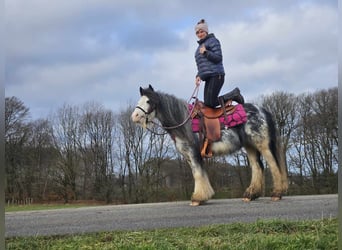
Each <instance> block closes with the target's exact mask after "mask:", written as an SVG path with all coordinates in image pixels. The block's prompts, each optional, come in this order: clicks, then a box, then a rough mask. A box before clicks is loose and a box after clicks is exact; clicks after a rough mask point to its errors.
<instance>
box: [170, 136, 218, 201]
mask: <svg viewBox="0 0 342 250" xmlns="http://www.w3.org/2000/svg"><path fill="white" fill-rule="evenodd" d="M175 142H176V147H177V149H178V150H179V152H180V153H181V154H182V155H183V156H184V157H185V159H186V161H187V162H188V163H189V165H190V167H191V170H192V175H193V177H194V182H195V187H194V192H193V194H192V197H191V204H190V205H191V206H198V205H200V204H201V203H202V202H205V201H207V200H209V199H210V198H211V197H212V196H213V195H214V193H215V192H214V190H213V188H212V187H211V184H210V181H209V178H208V175H207V172H206V171H205V170H204V169H203V168H202V164H201V160H200V159H198V156H197V157H196V154H195V152H194V151H195V150H194V148H192V147H191V146H190V144H189V143H188V142H186V141H184V140H182V139H179V138H177V137H176V139H175Z"/></svg>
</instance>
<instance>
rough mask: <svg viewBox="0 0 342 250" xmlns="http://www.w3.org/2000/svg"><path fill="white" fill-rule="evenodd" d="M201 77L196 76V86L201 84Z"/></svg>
mask: <svg viewBox="0 0 342 250" xmlns="http://www.w3.org/2000/svg"><path fill="white" fill-rule="evenodd" d="M201 81H202V80H201V78H200V77H199V76H196V80H195V84H196V86H199V85H200V84H201Z"/></svg>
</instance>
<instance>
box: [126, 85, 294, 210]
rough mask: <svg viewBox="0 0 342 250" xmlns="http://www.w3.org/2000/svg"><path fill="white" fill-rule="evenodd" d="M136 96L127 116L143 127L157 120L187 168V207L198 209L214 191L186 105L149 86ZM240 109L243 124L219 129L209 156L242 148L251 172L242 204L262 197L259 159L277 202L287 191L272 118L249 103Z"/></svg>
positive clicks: (285, 173) (284, 164)
mask: <svg viewBox="0 0 342 250" xmlns="http://www.w3.org/2000/svg"><path fill="white" fill-rule="evenodd" d="M140 95H141V98H140V100H139V101H138V104H137V106H136V108H135V109H134V111H133V113H132V115H131V118H132V121H133V122H135V123H138V124H140V125H142V126H143V127H146V126H147V125H148V123H150V122H152V121H153V120H154V119H158V120H159V122H160V124H161V126H162V127H163V128H164V129H165V131H166V132H167V133H168V134H169V135H170V136H171V138H172V139H173V140H174V142H175V146H176V148H177V150H178V151H179V152H180V153H181V154H182V155H183V156H184V158H185V159H186V161H187V162H188V164H189V165H190V167H191V170H192V174H193V178H194V192H193V194H192V197H191V204H190V205H192V206H198V205H200V204H202V203H204V202H206V201H207V200H209V199H210V198H211V197H212V196H213V195H214V190H213V188H212V186H211V184H210V181H209V178H208V175H207V173H206V171H205V170H204V168H203V159H202V157H201V154H200V142H199V137H198V135H197V134H196V133H193V131H192V126H191V119H189V117H190V116H189V108H188V104H187V103H186V102H185V101H184V100H181V99H179V98H177V97H175V96H173V95H170V94H166V93H162V92H159V91H155V90H154V89H153V87H152V86H151V85H149V87H148V88H145V89H144V88H142V87H140ZM243 107H244V109H245V112H246V114H247V121H246V123H244V124H242V125H238V126H236V127H232V128H228V129H223V130H222V131H221V139H220V140H219V141H216V142H214V143H213V144H212V152H213V155H214V156H217V155H225V154H232V153H234V152H236V151H238V150H239V149H241V148H242V147H244V148H245V150H246V152H247V157H248V161H249V165H250V167H251V169H252V178H251V183H250V185H249V187H248V188H247V189H246V190H245V192H244V194H243V200H244V201H246V202H248V201H252V200H255V199H257V198H258V197H260V196H261V195H262V186H263V170H264V165H263V163H262V160H261V156H262V157H263V158H264V159H265V161H266V162H267V164H268V166H269V168H270V170H271V173H272V178H273V191H272V194H271V199H272V200H273V201H277V200H280V199H281V198H282V195H283V194H285V193H286V192H287V188H288V181H287V168H286V163H285V156H284V152H283V151H282V149H281V145H280V141H279V137H278V136H277V131H276V126H275V123H274V121H273V118H272V115H271V114H270V113H269V112H268V111H266V110H265V109H264V108H262V107H258V106H257V105H253V104H250V103H245V104H243Z"/></svg>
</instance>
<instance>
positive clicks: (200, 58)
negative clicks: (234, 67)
mask: <svg viewBox="0 0 342 250" xmlns="http://www.w3.org/2000/svg"><path fill="white" fill-rule="evenodd" d="M198 44H199V46H198V48H197V50H196V52H195V59H196V64H197V70H198V73H197V76H199V77H200V78H201V80H203V81H206V79H207V78H208V77H211V76H215V75H221V74H222V75H224V68H223V63H222V50H221V44H220V41H219V40H218V39H217V38H216V37H215V36H214V34H208V35H207V36H206V37H205V38H203V39H201V40H199V41H198ZM203 44H204V46H205V47H206V50H207V51H206V53H204V54H201V53H200V52H199V49H200V47H201V46H202V45H203Z"/></svg>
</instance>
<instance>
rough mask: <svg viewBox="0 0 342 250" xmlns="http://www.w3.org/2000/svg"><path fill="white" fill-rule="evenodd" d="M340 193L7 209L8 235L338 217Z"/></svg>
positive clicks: (6, 227) (61, 233)
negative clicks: (273, 198) (278, 198)
mask: <svg viewBox="0 0 342 250" xmlns="http://www.w3.org/2000/svg"><path fill="white" fill-rule="evenodd" d="M337 203H338V196H337V194H333V195H318V196H317V195H315V196H285V197H284V198H283V200H281V201H278V202H272V201H271V199H270V198H269V197H265V198H259V199H258V200H256V201H253V202H250V203H245V202H243V201H242V200H241V199H224V200H210V201H209V202H208V203H207V204H206V205H203V206H199V207H190V206H189V202H184V201H182V202H167V203H152V204H137V205H114V206H101V207H100V206H99V207H84V208H72V209H71V208H70V209H56V210H44V211H26V212H8V213H5V229H6V233H5V237H13V236H36V235H64V234H79V233H87V232H100V231H113V230H142V229H156V228H170V227H192V226H201V225H210V224H223V223H231V222H253V221H256V220H258V219H275V218H281V219H287V220H303V219H321V218H331V217H337V213H338V208H337V207H338V205H337Z"/></svg>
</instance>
